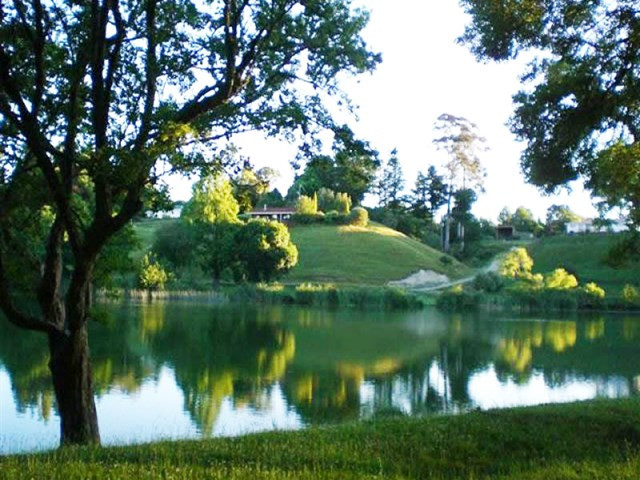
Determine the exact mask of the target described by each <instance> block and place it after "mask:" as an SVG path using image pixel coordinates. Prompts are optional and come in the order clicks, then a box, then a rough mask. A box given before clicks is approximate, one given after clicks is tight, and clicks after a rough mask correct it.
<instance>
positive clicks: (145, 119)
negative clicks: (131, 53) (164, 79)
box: [135, 0, 158, 150]
mask: <svg viewBox="0 0 640 480" xmlns="http://www.w3.org/2000/svg"><path fill="white" fill-rule="evenodd" d="M146 15H147V19H146V35H147V56H146V65H145V68H146V72H145V73H146V78H145V85H146V93H145V100H144V113H143V114H142V125H141V127H140V132H139V133H138V137H137V138H136V141H135V148H136V149H138V150H139V149H141V148H142V147H143V146H144V144H145V143H146V142H147V139H148V137H149V132H150V131H151V116H152V113H153V104H154V102H155V98H156V78H157V74H158V72H157V59H156V34H155V29H156V1H155V0H148V1H147V9H146Z"/></svg>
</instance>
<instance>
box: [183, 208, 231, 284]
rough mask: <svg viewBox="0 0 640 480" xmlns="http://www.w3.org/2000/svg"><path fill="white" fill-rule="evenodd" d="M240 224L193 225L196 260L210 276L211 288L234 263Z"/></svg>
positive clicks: (218, 282) (208, 223)
mask: <svg viewBox="0 0 640 480" xmlns="http://www.w3.org/2000/svg"><path fill="white" fill-rule="evenodd" d="M241 228H242V224H241V223H240V222H229V221H220V222H211V223H210V222H201V223H198V224H196V225H195V235H196V238H197V246H196V258H197V259H198V262H199V263H200V265H201V266H202V268H203V269H204V270H205V271H207V272H209V273H210V274H211V279H212V281H213V286H214V287H218V286H219V284H220V278H221V277H222V273H223V272H224V271H225V270H226V269H227V268H231V269H233V268H234V265H235V263H236V254H235V250H236V247H238V245H237V243H236V234H237V232H238V230H240V229H241Z"/></svg>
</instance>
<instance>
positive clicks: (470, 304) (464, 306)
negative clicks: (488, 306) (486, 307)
mask: <svg viewBox="0 0 640 480" xmlns="http://www.w3.org/2000/svg"><path fill="white" fill-rule="evenodd" d="M479 305H480V295H479V294H478V292H475V291H472V290H465V289H464V288H463V287H462V285H458V286H456V287H453V288H451V289H449V290H447V291H445V292H442V293H441V294H440V295H439V296H438V299H437V300H436V306H437V307H438V308H440V309H441V310H447V311H460V310H475V309H477V308H478V306H479Z"/></svg>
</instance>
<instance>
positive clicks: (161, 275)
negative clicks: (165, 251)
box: [138, 253, 169, 290]
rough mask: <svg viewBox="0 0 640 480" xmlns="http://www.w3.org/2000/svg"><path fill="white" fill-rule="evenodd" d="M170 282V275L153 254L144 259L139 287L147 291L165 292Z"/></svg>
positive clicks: (139, 276)
mask: <svg viewBox="0 0 640 480" xmlns="http://www.w3.org/2000/svg"><path fill="white" fill-rule="evenodd" d="M168 281H169V273H168V272H167V270H165V268H164V267H163V266H162V265H161V264H160V263H159V262H158V260H157V259H156V258H155V255H154V254H153V253H148V254H146V255H145V256H144V257H143V258H142V263H141V265H140V273H139V275H138V286H139V287H140V288H143V289H145V290H164V287H165V285H166V283H167V282H168Z"/></svg>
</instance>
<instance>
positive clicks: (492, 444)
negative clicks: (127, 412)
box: [0, 399, 640, 480]
mask: <svg viewBox="0 0 640 480" xmlns="http://www.w3.org/2000/svg"><path fill="white" fill-rule="evenodd" d="M639 474H640V400H637V399H635V400H615V401H611V400H608V401H592V402H586V403H575V404H569V405H557V406H542V407H534V408H520V409H512V410H494V411H488V412H473V413H469V414H465V415H459V416H432V417H427V418H422V419H411V418H387V419H380V420H375V421H366V422H362V423H357V424H347V425H342V426H333V427H323V428H311V429H309V430H306V431H298V432H274V433H265V434H257V435H248V436H244V437H237V438H223V439H212V440H202V441H181V442H163V443H156V444H149V445H141V446H129V447H111V448H102V449H97V448H70V449H62V450H58V451H54V452H50V453H44V454H36V455H23V456H9V457H0V478H3V479H5V478H6V479H32V478H43V479H44V478H46V479H51V480H63V479H64V480H79V479H113V480H116V479H130V478H135V479H159V478H162V479H252V480H253V479H280V478H287V479H291V478H297V479H317V478H331V479H354V478H358V479H365V478H366V479H369V478H394V479H487V480H488V479H504V480H506V479H514V480H515V479H517V480H553V479H591V478H593V479H596V478H597V479H611V480H614V479H615V480H621V479H634V480H635V479H637V478H638V476H639Z"/></svg>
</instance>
